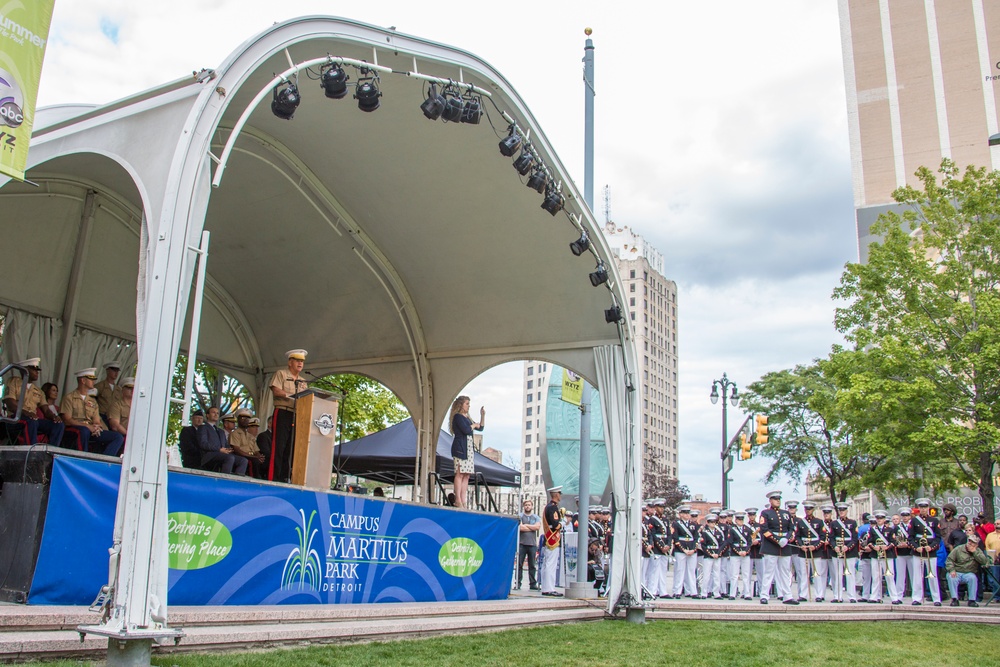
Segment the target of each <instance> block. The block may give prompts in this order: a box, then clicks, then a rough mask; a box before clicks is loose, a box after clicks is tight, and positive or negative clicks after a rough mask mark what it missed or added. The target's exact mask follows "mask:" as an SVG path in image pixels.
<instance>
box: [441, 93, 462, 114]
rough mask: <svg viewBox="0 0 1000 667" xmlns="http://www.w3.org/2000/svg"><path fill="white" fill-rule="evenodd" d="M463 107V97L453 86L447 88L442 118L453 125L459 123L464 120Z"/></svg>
mask: <svg viewBox="0 0 1000 667" xmlns="http://www.w3.org/2000/svg"><path fill="white" fill-rule="evenodd" d="M463 107H464V103H463V102H462V96H461V95H459V94H458V91H457V90H455V89H454V88H453V87H452V86H448V87H447V88H445V89H444V111H443V112H442V113H441V118H443V119H444V120H446V121H449V122H451V123H457V122H459V121H460V120H462V109H463Z"/></svg>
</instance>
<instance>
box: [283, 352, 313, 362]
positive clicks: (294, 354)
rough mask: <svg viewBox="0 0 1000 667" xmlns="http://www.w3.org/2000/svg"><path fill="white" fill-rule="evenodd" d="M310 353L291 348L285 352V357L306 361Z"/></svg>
mask: <svg viewBox="0 0 1000 667" xmlns="http://www.w3.org/2000/svg"><path fill="white" fill-rule="evenodd" d="M307 354H309V353H308V352H306V351H305V350H289V351H288V352H285V357H287V358H288V359H298V360H299V361H305V360H306V355H307Z"/></svg>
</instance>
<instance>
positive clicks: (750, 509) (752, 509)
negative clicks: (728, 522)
mask: <svg viewBox="0 0 1000 667" xmlns="http://www.w3.org/2000/svg"><path fill="white" fill-rule="evenodd" d="M743 511H744V512H746V513H747V514H756V513H757V508H756V507H748V508H746V509H745V510H743Z"/></svg>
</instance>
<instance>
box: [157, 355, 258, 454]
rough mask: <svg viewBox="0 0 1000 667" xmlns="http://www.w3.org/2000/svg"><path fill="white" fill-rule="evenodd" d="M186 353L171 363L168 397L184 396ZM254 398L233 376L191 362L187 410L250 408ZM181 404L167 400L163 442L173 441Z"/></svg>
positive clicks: (178, 428)
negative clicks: (191, 378)
mask: <svg viewBox="0 0 1000 667" xmlns="http://www.w3.org/2000/svg"><path fill="white" fill-rule="evenodd" d="M187 360H188V358H187V355H184V354H181V355H178V356H177V361H176V362H175V363H174V374H173V376H171V378H170V396H171V398H176V399H182V400H183V398H184V381H185V379H186V378H187ZM253 405H254V401H253V396H252V395H251V393H250V391H249V390H248V389H247V388H246V387H245V386H243V384H242V383H241V382H240V381H239V380H237V379H236V378H234V377H231V376H229V375H226V374H225V373H223V372H222V371H220V370H219V369H217V368H215V367H214V366H210V365H209V364H207V363H205V362H204V361H199V362H197V363H196V364H195V375H194V393H193V394H192V396H191V411H192V412H194V411H195V410H202V411H207V410H208V409H209V408H210V407H213V406H215V407H221V408H222V410H223V411H231V410H235V409H237V408H241V407H247V408H253ZM182 412H183V406H182V405H181V404H180V403H174V402H171V404H170V414H169V417H168V420H167V444H173V443H175V442H176V441H177V437H178V434H179V433H180V430H181V427H182V426H184V425H183V424H182V423H181V416H182Z"/></svg>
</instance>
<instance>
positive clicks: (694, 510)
mask: <svg viewBox="0 0 1000 667" xmlns="http://www.w3.org/2000/svg"><path fill="white" fill-rule="evenodd" d="M699 514H701V510H700V509H698V508H697V507H693V508H691V516H698V515H699Z"/></svg>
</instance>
